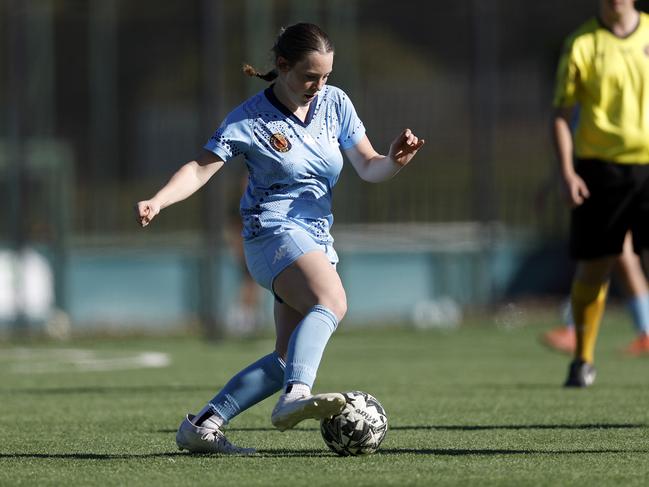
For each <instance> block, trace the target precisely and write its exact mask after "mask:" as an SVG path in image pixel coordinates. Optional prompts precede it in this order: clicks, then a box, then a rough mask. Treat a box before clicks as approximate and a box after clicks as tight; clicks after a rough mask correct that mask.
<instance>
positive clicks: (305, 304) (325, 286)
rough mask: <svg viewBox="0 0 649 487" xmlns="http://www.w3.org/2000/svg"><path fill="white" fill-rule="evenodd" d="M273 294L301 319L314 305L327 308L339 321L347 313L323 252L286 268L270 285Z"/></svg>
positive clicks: (335, 276)
mask: <svg viewBox="0 0 649 487" xmlns="http://www.w3.org/2000/svg"><path fill="white" fill-rule="evenodd" d="M273 291H274V292H275V294H276V295H277V296H279V297H280V298H281V300H282V301H284V302H285V303H286V304H288V305H289V306H290V307H291V308H293V309H294V310H296V311H298V312H299V313H301V314H303V315H304V314H306V313H308V311H309V310H310V309H311V308H312V307H313V306H315V305H317V304H319V305H322V306H325V307H327V308H329V309H330V310H331V311H332V312H333V313H334V314H335V315H336V316H337V318H338V320H341V319H342V318H343V316H344V315H345V313H346V312H347V297H346V295H345V289H344V288H343V284H342V281H341V280H340V276H339V275H338V273H337V272H336V269H335V267H334V266H333V265H332V264H331V262H330V261H329V259H328V257H327V255H326V254H325V253H324V252H322V251H312V252H308V253H305V254H303V255H301V256H300V257H299V258H298V259H297V260H296V261H295V262H293V263H292V264H291V265H290V266H288V267H287V268H285V269H284V270H283V271H282V272H281V273H280V274H279V275H278V276H277V277H276V278H275V280H274V281H273Z"/></svg>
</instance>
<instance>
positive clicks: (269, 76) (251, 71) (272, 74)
mask: <svg viewBox="0 0 649 487" xmlns="http://www.w3.org/2000/svg"><path fill="white" fill-rule="evenodd" d="M241 69H242V71H243V72H244V73H245V74H247V75H248V76H250V77H251V78H254V77H257V78H260V79H263V80H264V81H273V80H274V79H275V78H277V70H276V69H271V70H270V71H268V72H267V73H266V74H261V73H260V72H259V71H257V70H256V69H255V68H253V67H252V66H250V64H245V63H244V65H243V66H242V67H241Z"/></svg>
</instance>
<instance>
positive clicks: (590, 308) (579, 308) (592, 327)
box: [571, 280, 608, 364]
mask: <svg viewBox="0 0 649 487" xmlns="http://www.w3.org/2000/svg"><path fill="white" fill-rule="evenodd" d="M607 293H608V282H606V283H604V284H602V285H599V286H593V285H590V284H585V283H583V282H581V281H577V280H576V281H574V282H573V283H572V292H571V300H572V314H573V318H574V320H575V331H576V334H577V348H576V350H575V358H578V359H581V360H583V361H584V362H588V363H589V364H592V363H593V362H594V356H595V342H596V341H597V335H598V333H599V324H600V323H601V321H602V315H603V314H604V307H605V306H606V294H607Z"/></svg>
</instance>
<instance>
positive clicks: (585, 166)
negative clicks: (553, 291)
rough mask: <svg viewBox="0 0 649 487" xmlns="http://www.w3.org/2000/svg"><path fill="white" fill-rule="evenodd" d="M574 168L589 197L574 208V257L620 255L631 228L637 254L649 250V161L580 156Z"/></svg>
mask: <svg viewBox="0 0 649 487" xmlns="http://www.w3.org/2000/svg"><path fill="white" fill-rule="evenodd" d="M575 170H576V171H577V174H579V175H580V176H581V178H582V179H583V180H584V182H585V183H586V186H587V187H588V191H589V192H590V197H589V198H587V199H586V200H585V201H584V203H583V204H582V205H580V206H578V207H576V208H574V209H573V210H572V215H571V221H570V255H571V257H572V258H573V259H577V260H587V259H596V258H599V257H605V256H609V255H619V254H621V253H622V245H623V243H624V236H625V235H626V233H627V231H629V230H631V231H632V233H633V246H634V249H635V251H636V253H640V251H641V250H642V249H649V164H617V163H612V162H606V161H600V160H597V159H577V160H576V162H575Z"/></svg>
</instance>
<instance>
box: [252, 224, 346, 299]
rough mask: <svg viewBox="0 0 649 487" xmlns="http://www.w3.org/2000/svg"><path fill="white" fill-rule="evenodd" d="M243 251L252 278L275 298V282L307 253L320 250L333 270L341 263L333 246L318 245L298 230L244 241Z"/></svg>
mask: <svg viewBox="0 0 649 487" xmlns="http://www.w3.org/2000/svg"><path fill="white" fill-rule="evenodd" d="M243 249H244V254H245V256H246V265H247V266H248V270H249V271H250V275H251V276H252V277H253V279H254V280H255V281H257V282H258V283H259V284H260V285H261V286H263V287H265V288H266V289H268V290H269V291H271V292H272V293H273V294H275V292H274V291H273V281H274V280H275V278H276V277H277V276H278V275H279V273H280V272H282V271H283V270H284V269H286V268H287V267H288V266H289V265H291V264H292V263H293V262H295V261H296V260H297V259H298V258H299V257H300V256H302V255H304V254H306V253H307V252H312V251H314V250H320V251H322V252H324V253H325V255H326V256H327V258H328V259H329V262H331V264H332V265H333V266H334V267H335V266H336V264H337V263H338V254H337V253H336V251H335V250H334V248H333V246H332V245H331V244H322V243H319V242H317V241H316V240H314V238H313V237H312V236H311V234H309V232H307V231H305V230H302V229H299V228H291V229H287V230H284V231H282V232H280V233H276V234H268V235H261V236H259V237H255V238H253V239H250V240H244V243H243ZM275 297H276V298H278V296H277V295H275ZM280 302H281V299H280Z"/></svg>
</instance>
